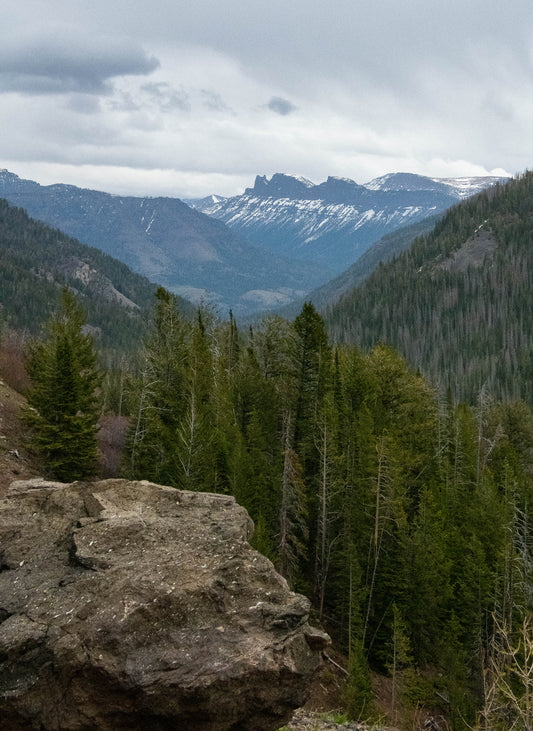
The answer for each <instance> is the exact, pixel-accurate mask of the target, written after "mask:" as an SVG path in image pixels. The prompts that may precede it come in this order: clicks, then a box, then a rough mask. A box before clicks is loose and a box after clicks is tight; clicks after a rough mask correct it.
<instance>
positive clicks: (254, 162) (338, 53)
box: [0, 0, 533, 198]
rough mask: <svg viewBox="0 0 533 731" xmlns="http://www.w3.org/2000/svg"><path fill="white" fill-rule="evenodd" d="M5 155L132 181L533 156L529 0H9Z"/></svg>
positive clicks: (219, 183) (445, 171)
mask: <svg viewBox="0 0 533 731" xmlns="http://www.w3.org/2000/svg"><path fill="white" fill-rule="evenodd" d="M0 20H1V22H0V125H1V126H0V130H1V134H0V168H7V169H8V170H9V171H11V172H13V173H16V174H17V175H19V176H20V177H22V178H29V179H31V180H36V181H37V182H39V183H41V184H43V185H48V184H51V183H59V182H61V183H70V184H73V185H78V186H82V187H88V188H93V189H97V190H105V191H108V192H111V193H116V194H122V195H138V196H148V195H150V196H158V195H167V196H173V197H179V198H194V197H201V196H205V195H209V194H211V193H215V194H219V195H226V196H229V195H237V194H239V193H241V192H243V190H244V188H245V187H247V186H252V185H253V183H254V179H255V176H256V175H267V176H268V177H270V176H271V175H272V174H273V173H275V172H283V173H287V174H291V175H299V176H304V177H306V178H308V179H310V180H312V181H313V182H315V183H320V182H322V181H323V180H325V179H326V178H327V177H328V176H329V175H332V176H339V177H345V178H350V179H352V180H355V181H356V182H358V183H361V184H363V183H365V182H368V181H370V180H371V179H373V178H375V177H378V176H381V175H384V174H386V173H393V172H412V173H418V174H421V175H429V176H432V177H452V176H454V177H455V176H472V175H486V174H495V175H501V174H511V175H513V174H515V173H519V172H523V171H525V170H526V169H530V168H531V167H532V166H533V2H532V0H507V2H506V3H503V2H501V0H498V2H496V1H495V0H403V1H401V0H366V2H362V1H361V0H329V2H327V3H326V2H325V1H324V0H320V2H319V1H318V0H246V1H243V0H240V2H237V1H236V0H188V1H187V2H185V0H150V1H149V2H148V0H45V1H43V0H2V6H1V9H0Z"/></svg>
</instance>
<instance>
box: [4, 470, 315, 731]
mask: <svg viewBox="0 0 533 731" xmlns="http://www.w3.org/2000/svg"><path fill="white" fill-rule="evenodd" d="M251 530H252V524H251V521H250V518H249V517H248V514H247V513H246V511H245V510H243V509H242V508H240V507H239V506H238V505H237V504H236V503H235V501H234V499H233V498H231V497H227V496H221V495H211V494H202V493H190V492H184V491H179V490H175V489H173V488H165V487H160V486H158V485H154V484H151V483H147V482H128V481H126V480H106V481H103V482H94V483H89V482H87V483H73V484H71V485H62V484H60V483H51V482H44V481H42V480H29V481H23V482H18V483H13V484H12V486H11V488H10V491H9V493H8V497H7V499H5V500H3V501H1V502H0V728H6V729H10V731H17V730H22V729H42V730H48V729H54V730H59V729H61V730H62V731H65V730H67V729H69V730H73V731H74V730H80V731H81V730H85V729H86V730H89V729H90V730H91V731H94V729H99V730H101V731H107V730H108V731H111V730H112V731H121V730H122V729H128V730H129V731H135V730H137V729H138V730H139V731H140V730H141V729H148V728H149V729H150V730H151V731H163V730H167V729H174V728H179V729H180V731H192V729H194V730H195V731H202V730H205V731H218V730H220V731H224V730H226V729H227V730H229V729H233V730H234V731H238V730H239V729H240V730H241V731H249V730H251V729H254V731H255V730H257V731H263V730H264V731H270V730H272V731H273V730H274V729H278V728H280V727H281V726H283V724H285V723H287V722H288V721H289V719H290V717H291V715H292V713H293V711H294V709H295V708H297V707H299V706H301V705H302V704H303V702H304V701H305V698H306V694H307V692H308V688H309V681H310V679H311V677H312V675H313V673H314V671H315V669H316V668H317V666H318V665H319V663H320V656H321V650H322V649H323V648H324V647H325V645H326V644H327V642H328V638H327V635H325V634H324V633H322V632H320V631H319V630H316V629H313V628H312V627H310V626H309V624H308V622H307V619H308V611H309V602H308V600H307V599H305V598H304V597H302V596H300V595H297V594H293V593H292V592H290V591H289V588H288V586H287V584H286V582H285V580H284V579H283V578H282V577H281V576H279V575H278V574H277V573H276V572H275V570H274V568H273V566H272V564H271V563H270V562H269V561H268V560H267V559H266V558H264V557H263V556H261V555H260V554H259V553H257V552H256V551H254V550H253V549H252V548H251V547H250V546H249V544H248V542H247V539H248V538H249V536H250V532H251Z"/></svg>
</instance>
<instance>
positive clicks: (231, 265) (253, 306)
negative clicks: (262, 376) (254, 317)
mask: <svg viewBox="0 0 533 731" xmlns="http://www.w3.org/2000/svg"><path fill="white" fill-rule="evenodd" d="M0 196H2V197H4V198H5V199H7V200H8V201H9V202H10V203H11V204H13V205H16V206H19V207H22V208H24V209H25V210H26V211H27V212H28V213H29V215H30V216H32V217H33V218H37V219H39V220H41V221H44V222H45V223H47V224H49V225H51V226H54V227H55V228H58V229H60V230H62V231H64V232H65V233H66V234H68V235H69V236H73V237H74V238H76V239H77V240H79V241H81V242H82V243H85V244H87V245H89V246H94V247H96V248H98V249H100V250H101V251H103V252H105V253H107V254H110V255H111V256H113V257H115V258H117V259H120V260H121V261H123V262H124V263H125V264H127V265H128V266H129V267H131V268H132V269H133V270H134V271H136V272H138V273H140V274H142V275H144V276H146V277H148V278H149V279H150V280H151V281H154V282H157V283H158V284H162V285H163V286H165V287H166V288H167V289H169V290H171V291H173V292H175V293H176V294H179V295H182V296H188V297H189V298H192V299H193V301H195V302H198V301H199V300H200V299H203V300H205V301H210V302H211V303H212V304H213V305H214V306H218V307H219V308H220V309H221V310H227V309H230V308H232V309H233V311H234V313H235V314H241V313H245V312H249V311H255V310H258V309H262V308H263V307H265V304H267V305H271V304H272V303H274V304H282V303H284V302H289V301H291V299H294V298H296V297H298V296H301V295H302V294H303V293H305V291H307V290H308V289H310V288H312V287H313V286H318V284H319V283H321V282H322V281H323V278H324V272H323V271H322V270H321V269H320V267H319V266H318V265H316V264H309V263H306V262H300V263H299V264H298V266H296V265H295V263H294V262H292V261H291V260H290V259H288V258H287V257H273V256H272V254H271V253H269V252H265V251H263V250H262V249H259V248H257V247H254V246H252V245H251V244H249V243H248V242H247V241H246V239H245V238H244V237H242V236H240V235H238V234H235V233H234V232H232V231H231V230H230V229H229V228H227V227H226V226H225V224H224V223H223V222H222V221H218V220H216V219H214V218H211V217H208V216H205V215H204V214H203V213H201V212H200V211H197V210H194V209H192V208H191V207H189V206H188V205H187V204H186V203H184V202H183V201H181V200H179V199H178V198H170V197H156V198H136V197H134V196H116V195H111V194H109V193H105V192H101V191H94V190H88V189H85V188H78V187H76V186H72V185H64V184H61V183H59V184H54V185H51V186H41V185H39V184H38V183H35V182H34V181H26V180H23V179H21V178H19V177H18V176H17V175H15V174H14V173H10V172H9V171H7V170H3V171H0Z"/></svg>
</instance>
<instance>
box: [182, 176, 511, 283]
mask: <svg viewBox="0 0 533 731" xmlns="http://www.w3.org/2000/svg"><path fill="white" fill-rule="evenodd" d="M498 180H499V179H498V178H493V177H487V178H458V179H446V180H438V179H432V178H425V177H423V176H420V175H413V174H409V173H396V174H393V175H386V176H384V177H383V178H378V179H376V180H374V181H371V182H370V183H368V184H366V185H365V186H363V185H358V184H357V183H355V182H354V181H353V180H348V179H344V178H333V177H329V178H328V179H327V181H326V182H324V183H320V184H319V185H314V184H313V183H311V182H310V181H308V180H305V179H304V178H294V177H291V176H289V175H283V174H280V173H277V174H275V175H274V176H273V177H272V178H271V180H267V178H266V177H265V176H257V178H256V181H255V185H254V187H253V188H247V189H246V191H245V193H244V194H243V195H241V196H235V197H233V198H228V199H221V200H218V201H216V202H211V201H210V200H209V199H207V200H206V201H205V202H203V203H202V202H199V201H192V202H191V203H192V204H194V205H196V206H198V208H199V209H201V210H202V211H203V212H204V213H207V214H208V215H210V216H213V217H215V218H218V219H220V220H221V221H224V223H226V224H227V225H228V226H229V227H230V228H231V229H232V230H233V231H235V232H237V233H239V234H242V235H243V236H246V237H247V238H248V239H249V240H250V241H251V242H253V243H254V244H256V245H258V246H261V247H263V248H265V249H268V250H269V251H271V252H272V253H274V254H277V255H284V256H290V257H295V258H299V259H303V260H306V261H308V260H312V261H316V262H318V263H320V264H321V265H322V266H326V267H328V268H329V269H330V270H332V271H333V272H334V273H335V274H339V273H340V272H342V271H344V270H345V269H346V268H347V267H349V266H350V265H351V264H353V263H354V262H355V261H357V259H358V258H359V257H360V256H361V255H362V254H364V252H365V251H366V250H367V249H368V248H369V246H370V245H371V244H372V243H374V242H375V241H377V240H379V239H380V238H381V237H382V236H384V235H386V234H387V233H389V232H391V231H394V230H395V229H398V228H400V227H402V226H406V225H408V224H411V223H415V222H417V221H420V220H422V219H424V218H426V217H427V216H430V215H434V214H436V213H440V212H443V211H445V210H446V209H447V208H449V207H450V206H452V205H453V204H455V203H457V202H458V201H460V200H461V199H462V198H463V197H465V196H467V195H471V194H473V193H476V192H478V191H479V190H481V189H482V188H485V187H487V186H489V185H492V184H494V183H495V182H497V181H498Z"/></svg>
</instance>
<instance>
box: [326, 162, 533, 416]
mask: <svg viewBox="0 0 533 731" xmlns="http://www.w3.org/2000/svg"><path fill="white" fill-rule="evenodd" d="M532 191H533V173H531V172H527V173H526V174H524V175H523V176H521V177H519V178H517V179H515V180H512V181H510V182H509V183H508V184H506V185H498V186H496V187H495V188H493V189H491V190H489V191H485V192H483V193H481V194H479V195H477V196H474V197H472V198H469V199H468V200H465V201H463V202H462V203H460V204H459V205H457V206H455V207H454V208H452V209H450V211H449V212H448V213H447V214H446V215H445V216H444V217H443V219H442V220H441V221H440V222H438V223H437V225H436V226H435V229H434V231H433V232H432V233H430V234H428V235H426V236H423V237H420V238H418V239H416V240H415V242H414V243H413V245H412V247H411V248H410V250H409V251H407V252H405V253H403V254H400V255H399V256H398V257H397V258H396V259H394V260H393V261H391V262H388V263H386V264H383V265H381V266H379V267H378V268H377V269H376V270H375V271H374V273H373V274H372V275H371V276H370V277H369V278H368V279H367V280H366V281H365V282H364V283H363V284H362V285H361V286H359V287H358V288H356V289H353V290H351V291H350V292H348V293H346V294H345V295H344V296H343V297H342V299H341V300H340V301H339V302H338V303H337V304H336V305H334V306H333V307H331V308H330V310H329V311H328V312H327V314H326V325H327V329H328V332H329V333H330V335H331V336H332V337H333V338H334V339H335V340H336V341H340V342H346V343H355V344H357V345H358V346H359V347H361V348H363V349H364V350H368V349H370V348H371V347H373V346H375V345H377V344H378V343H380V342H383V343H387V344H390V345H392V346H393V347H394V348H397V349H398V351H399V352H400V353H402V355H403V356H404V357H405V358H407V360H408V362H409V363H410V364H411V365H412V366H413V367H415V368H419V369H420V370H421V371H422V372H423V373H424V374H426V375H427V376H428V377H429V378H430V379H431V381H432V382H433V383H434V384H435V385H438V386H439V387H440V388H441V389H442V391H443V392H444V391H446V389H447V388H450V389H451V393H452V394H453V397H454V398H455V399H456V400H464V401H468V402H469V403H473V402H474V401H475V399H476V397H477V394H478V393H479V392H480V390H481V388H482V386H483V385H485V386H486V387H488V389H489V390H490V392H491V393H493V394H494V395H495V396H496V397H497V398H502V399H517V398H522V399H524V400H525V401H527V403H528V404H529V405H530V406H531V405H533V386H532V384H533V378H532V375H533V361H532V356H531V353H532V351H533V348H532V346H533V318H532V313H533V300H532V296H533V294H532V293H533V246H532V243H533V242H532V231H533V195H532Z"/></svg>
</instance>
